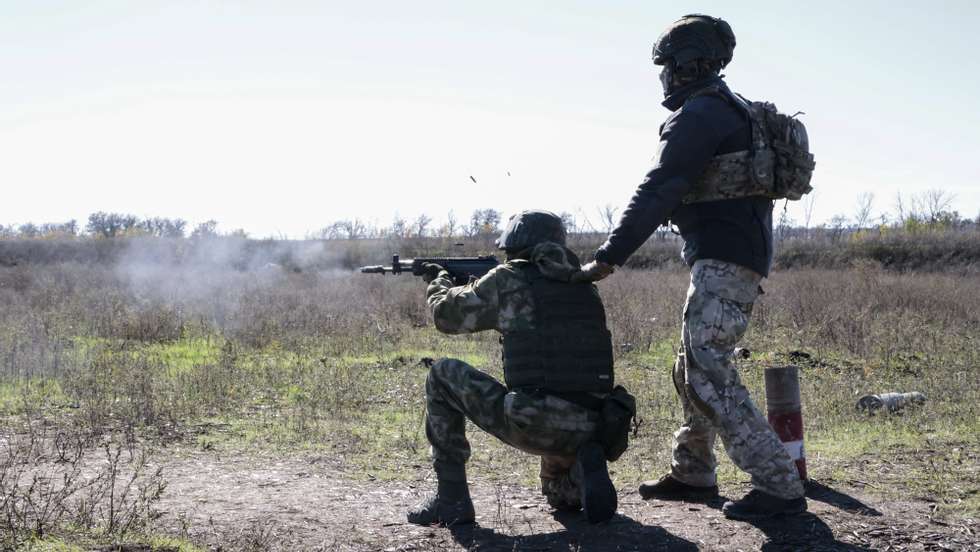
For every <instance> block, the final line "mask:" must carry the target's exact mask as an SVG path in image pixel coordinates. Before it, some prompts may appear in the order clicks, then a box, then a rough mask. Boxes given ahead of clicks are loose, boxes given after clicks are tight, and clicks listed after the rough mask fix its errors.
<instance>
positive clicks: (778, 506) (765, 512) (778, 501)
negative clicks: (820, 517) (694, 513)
mask: <svg viewBox="0 0 980 552" xmlns="http://www.w3.org/2000/svg"><path fill="white" fill-rule="evenodd" d="M721 511H722V513H723V514H725V517H727V518H730V519H740V520H755V519H765V518H771V517H776V516H785V515H793V514H799V513H802V512H805V511H806V499H805V498H803V497H800V498H792V499H785V498H779V497H778V496H773V495H771V494H767V493H764V492H762V491H759V490H752V491H749V494H747V495H745V496H744V497H742V498H740V499H738V500H735V501H728V502H726V503H725V504H724V505H723V506H722V507H721Z"/></svg>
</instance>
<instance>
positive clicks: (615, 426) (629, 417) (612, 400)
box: [598, 385, 636, 462]
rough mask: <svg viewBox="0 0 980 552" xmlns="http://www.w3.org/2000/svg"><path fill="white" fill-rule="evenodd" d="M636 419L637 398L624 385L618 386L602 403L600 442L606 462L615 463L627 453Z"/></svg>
mask: <svg viewBox="0 0 980 552" xmlns="http://www.w3.org/2000/svg"><path fill="white" fill-rule="evenodd" d="M635 417H636V397H634V396H633V395H631V394H630V393H629V391H627V390H626V388H625V387H623V386H622V385H617V386H616V388H615V389H613V391H612V393H610V394H609V395H608V396H606V398H605V399H604V400H603V401H602V410H601V412H600V429H599V439H598V441H599V443H601V444H602V448H603V450H604V451H605V453H606V460H608V461H610V462H614V461H616V460H618V459H619V457H620V456H622V455H623V453H624V452H626V448H627V447H628V446H629V435H630V429H631V428H632V426H633V418H635Z"/></svg>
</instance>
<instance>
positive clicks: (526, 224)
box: [497, 210, 565, 252]
mask: <svg viewBox="0 0 980 552" xmlns="http://www.w3.org/2000/svg"><path fill="white" fill-rule="evenodd" d="M546 241H548V242H554V243H557V244H559V245H565V225H564V224H563V223H562V220H561V218H560V217H559V216H558V215H556V214H554V213H552V212H549V211H537V210H531V211H522V212H520V213H518V214H516V215H514V216H512V217H510V220H509V221H507V227H506V228H504V231H503V232H502V233H501V234H500V237H499V238H497V247H498V248H500V249H503V250H505V251H507V252H518V251H522V250H524V249H527V248H529V247H533V246H535V245H537V244H539V243H542V242H546Z"/></svg>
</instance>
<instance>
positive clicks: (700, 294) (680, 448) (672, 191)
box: [576, 15, 812, 519]
mask: <svg viewBox="0 0 980 552" xmlns="http://www.w3.org/2000/svg"><path fill="white" fill-rule="evenodd" d="M734 48H735V35H734V34H733V33H732V29H731V27H730V26H729V25H728V23H726V22H725V21H722V20H721V19H718V18H714V17H709V16H706V15H688V16H685V17H683V18H681V19H680V20H679V21H677V22H675V23H674V24H673V25H671V26H670V27H669V28H668V29H667V30H666V31H665V32H664V33H663V34H662V35H661V36H660V38H659V39H658V40H657V43H656V45H655V46H654V49H653V62H654V64H656V65H660V66H662V70H661V72H660V82H661V84H662V85H663V89H664V96H665V97H666V100H665V101H664V102H663V105H664V106H665V107H666V108H667V109H669V110H671V111H672V112H673V113H672V114H671V115H670V116H669V117H668V118H667V120H666V122H664V124H663V126H662V127H661V129H660V144H659V146H658V151H657V157H656V159H655V163H654V166H653V168H652V169H651V170H650V172H649V173H648V174H647V176H646V179H645V180H644V181H643V183H642V184H640V186H639V188H637V190H636V193H635V194H634V195H633V198H632V200H631V201H630V204H629V206H628V207H627V208H626V210H625V211H624V212H623V216H622V219H621V220H620V221H619V225H618V226H617V228H616V229H615V230H613V231H612V233H611V234H610V235H609V237H608V239H607V240H606V242H605V243H604V244H603V245H602V246H600V247H599V249H598V251H596V253H595V260H594V261H593V262H591V263H589V264H587V265H586V266H585V267H583V269H582V273H580V274H579V275H577V276H576V279H583V280H592V281H596V280H600V279H602V278H604V277H606V276H608V275H609V274H610V273H612V272H613V269H614V267H615V266H621V265H622V264H623V263H624V262H626V259H627V258H629V256H630V255H632V254H633V252H634V251H636V249H637V248H638V247H639V246H640V245H642V244H643V242H644V241H646V240H647V238H649V236H650V234H652V233H653V231H654V230H655V229H656V228H657V227H658V226H660V225H661V224H666V223H667V221H668V220H669V221H670V223H673V224H674V225H676V226H677V228H678V229H679V232H680V235H681V237H682V238H683V240H684V250H683V257H684V260H685V261H686V262H687V264H688V265H690V267H691V285H690V287H689V289H688V292H687V302H686V303H685V305H684V316H683V329H682V343H683V346H682V348H681V349H680V350H679V351H678V355H677V361H676V364H675V366H674V370H673V379H674V386H675V387H676V389H677V393H678V395H679V396H680V399H681V404H682V406H683V409H684V417H685V421H684V424H683V425H682V426H681V428H680V429H679V430H677V432H676V433H675V434H674V445H673V461H672V462H671V472H670V473H669V474H667V475H664V476H663V477H661V478H660V479H659V480H657V481H649V482H644V483H643V484H641V485H640V489H639V491H640V495H641V496H642V497H643V498H644V499H650V498H660V499H664V500H706V499H711V498H713V497H716V496H718V486H717V482H716V481H717V480H716V475H715V469H716V467H717V461H716V459H715V456H714V453H713V452H712V449H713V447H714V442H715V435H716V434H719V435H721V439H722V442H723V443H724V445H725V450H726V451H727V452H728V456H729V457H730V458H731V459H732V461H733V462H734V463H735V464H736V465H737V466H738V467H739V468H741V469H743V470H745V471H747V472H749V473H750V474H751V475H752V486H753V490H752V491H751V492H750V493H749V494H748V495H746V496H745V497H743V498H742V499H740V500H737V501H734V502H726V503H725V505H724V506H723V509H722V510H723V512H724V513H725V515H726V516H728V517H730V518H735V519H758V518H765V517H770V516H775V515H780V514H794V513H799V512H803V511H805V510H806V500H805V499H804V498H803V494H804V490H803V484H802V482H801V481H800V477H799V474H798V473H797V471H796V468H795V467H794V464H793V462H792V460H791V459H790V457H789V454H788V453H787V452H786V450H785V449H784V448H783V445H782V443H780V441H779V438H778V437H777V436H776V434H775V432H774V431H773V430H772V428H771V427H770V426H769V424H768V423H767V422H766V419H765V418H764V417H763V416H762V414H761V413H760V412H759V410H758V409H757V408H756V406H755V405H754V404H753V403H752V400H751V398H750V397H749V393H748V390H747V389H746V388H745V387H744V386H743V385H742V383H741V381H740V380H739V377H738V373H737V372H736V369H735V365H734V363H733V361H732V353H733V350H734V348H735V344H736V343H737V342H738V341H739V339H741V338H742V335H743V334H744V333H745V330H746V328H747V326H748V323H749V317H750V315H751V314H752V305H753V302H754V301H755V300H756V297H757V296H758V295H759V293H760V292H761V288H760V287H759V282H760V281H761V280H762V278H763V277H766V276H768V275H769V268H770V265H771V262H772V200H771V198H772V197H780V196H779V195H778V194H775V195H774V194H772V193H769V192H768V191H767V190H765V189H760V187H759V184H760V182H764V181H765V178H763V177H766V176H768V178H769V182H771V181H772V176H771V175H772V172H773V166H772V163H773V161H772V157H771V156H770V157H768V158H767V157H766V156H765V155H763V154H771V149H767V148H769V144H768V143H767V138H766V136H765V135H764V129H763V128H760V127H761V126H762V125H760V124H759V119H757V118H756V116H755V115H754V114H752V112H751V111H750V109H749V107H750V104H749V103H748V102H747V101H745V100H744V99H743V98H741V97H739V96H736V95H735V94H733V93H732V92H731V91H730V90H729V89H728V87H727V86H726V85H725V82H724V81H723V80H722V77H723V76H722V75H720V71H721V69H722V68H724V67H725V66H726V65H728V63H729V62H730V61H731V59H732V51H733V50H734ZM760 105H761V104H760ZM752 107H753V108H754V107H755V104H752ZM801 140H802V141H801V143H802V144H803V147H804V148H805V147H806V143H805V136H803V138H801ZM806 155H808V154H805V155H804V157H806ZM808 159H809V160H810V161H809V162H811V163H812V157H809V158H808ZM804 161H806V160H804ZM766 162H768V163H769V165H768V166H767V165H765V163H766ZM809 169H810V170H812V164H811V165H810V166H809ZM767 171H768V172H767ZM804 176H805V180H806V182H804V183H803V185H804V186H806V189H807V190H808V189H809V187H808V184H807V182H808V181H809V173H806V174H805V175H804ZM803 193H805V191H804V192H803Z"/></svg>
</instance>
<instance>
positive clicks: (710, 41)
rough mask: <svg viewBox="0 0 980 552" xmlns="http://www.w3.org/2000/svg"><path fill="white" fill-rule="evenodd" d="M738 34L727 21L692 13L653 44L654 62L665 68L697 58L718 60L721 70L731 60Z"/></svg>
mask: <svg viewBox="0 0 980 552" xmlns="http://www.w3.org/2000/svg"><path fill="white" fill-rule="evenodd" d="M734 51H735V33H734V32H732V27H731V25H729V24H728V23H726V22H725V21H724V20H722V19H719V18H717V17H711V16H710V15H702V14H698V13H695V14H690V15H685V16H684V17H682V18H680V19H678V20H677V21H675V22H674V23H673V24H671V25H670V27H667V30H665V31H664V32H663V34H661V35H660V38H658V39H657V42H656V44H654V45H653V63H654V64H656V65H665V64H666V63H667V61H668V60H670V59H673V60H674V63H675V64H677V65H684V64H687V63H689V62H691V61H694V60H696V59H707V60H712V61H717V62H718V63H719V64H720V65H721V67H722V68H724V67H725V66H726V65H728V64H729V62H731V61H732V53H733V52H734Z"/></svg>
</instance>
